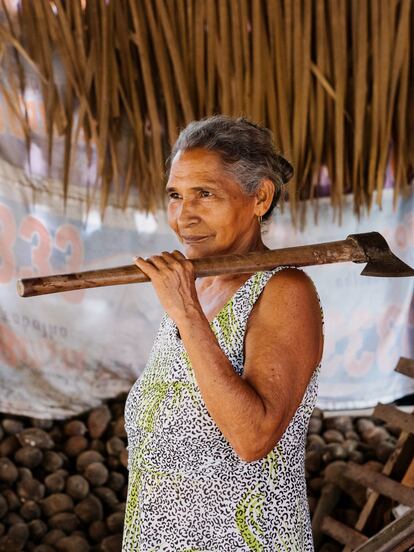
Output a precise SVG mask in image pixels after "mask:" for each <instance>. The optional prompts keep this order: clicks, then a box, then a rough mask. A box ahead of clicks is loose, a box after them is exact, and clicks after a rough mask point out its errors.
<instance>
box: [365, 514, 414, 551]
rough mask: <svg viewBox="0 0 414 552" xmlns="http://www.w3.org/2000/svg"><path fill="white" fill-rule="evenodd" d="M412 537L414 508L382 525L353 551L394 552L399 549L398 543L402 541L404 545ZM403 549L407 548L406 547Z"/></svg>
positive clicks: (413, 534)
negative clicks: (382, 527) (380, 528)
mask: <svg viewBox="0 0 414 552" xmlns="http://www.w3.org/2000/svg"><path fill="white" fill-rule="evenodd" d="M413 537H414V508H412V509H411V510H409V511H408V512H407V513H406V514H404V515H403V516H401V517H400V518H398V519H396V520H395V521H393V522H391V523H390V524H389V525H387V526H386V527H384V529H382V530H381V531H380V532H379V533H377V534H376V535H374V536H373V537H371V538H370V539H369V540H368V541H367V542H366V543H365V544H362V545H361V546H359V547H358V548H356V549H355V550H354V552H395V550H396V549H399V550H401V548H400V545H402V543H403V542H404V543H405V545H407V543H410V542H412V539H413ZM408 546H409V544H408ZM397 547H398V548H397ZM403 550H407V548H404V549H403ZM401 552H402V550H401Z"/></svg>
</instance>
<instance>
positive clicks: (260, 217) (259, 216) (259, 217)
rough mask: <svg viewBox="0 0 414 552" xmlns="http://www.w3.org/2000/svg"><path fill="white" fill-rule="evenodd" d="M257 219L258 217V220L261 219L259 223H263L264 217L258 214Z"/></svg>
mask: <svg viewBox="0 0 414 552" xmlns="http://www.w3.org/2000/svg"><path fill="white" fill-rule="evenodd" d="M257 219H258V221H259V224H261V223H262V219H263V217H262V215H258V217H257Z"/></svg>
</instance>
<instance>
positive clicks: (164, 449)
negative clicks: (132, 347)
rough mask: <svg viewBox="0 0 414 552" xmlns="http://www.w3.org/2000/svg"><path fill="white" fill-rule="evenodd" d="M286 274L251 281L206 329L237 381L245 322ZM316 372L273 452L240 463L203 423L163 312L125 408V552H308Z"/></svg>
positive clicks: (210, 424) (185, 362) (204, 415)
mask: <svg viewBox="0 0 414 552" xmlns="http://www.w3.org/2000/svg"><path fill="white" fill-rule="evenodd" d="M283 268H286V267H277V268H275V269H273V270H269V271H261V272H257V273H255V274H253V275H252V276H251V277H250V278H249V279H248V280H247V281H246V282H245V283H244V284H243V285H242V286H241V287H240V288H239V289H238V290H237V291H236V293H235V294H234V295H233V296H232V298H231V299H230V300H229V301H228V302H227V303H226V305H225V306H224V307H223V309H222V310H221V311H220V312H219V314H218V315H217V316H216V317H215V318H214V320H213V321H212V322H211V328H212V330H213V332H214V334H215V336H216V338H217V341H218V343H219V345H220V347H221V348H222V350H223V351H224V353H225V354H226V356H227V358H228V359H229V360H230V362H231V363H232V365H233V367H234V370H235V371H236V372H237V373H238V374H240V375H241V374H242V373H243V364H244V358H243V341H244V334H245V329H246V324H247V320H248V317H249V314H250V312H251V310H252V308H253V305H254V304H255V302H256V300H257V299H258V297H259V295H260V294H261V292H262V291H263V288H264V286H265V285H266V283H267V282H268V281H269V279H270V278H271V277H272V276H273V275H274V274H276V272H278V271H279V270H283ZM318 299H319V296H318ZM321 312H322V307H321ZM322 316H323V313H322ZM319 370H320V365H319V366H318V367H317V368H316V369H315V371H314V373H313V375H312V378H311V380H310V382H309V385H308V387H307V389H306V391H305V394H304V396H303V399H302V402H301V404H300V405H299V408H298V409H297V411H296V413H295V415H294V417H293V418H292V420H291V422H290V424H289V426H288V427H287V429H286V430H285V432H284V434H283V436H282V438H281V439H280V440H279V442H278V443H277V445H276V446H275V447H274V449H273V450H272V451H270V452H269V454H268V455H267V456H266V457H265V458H263V459H261V460H257V461H254V462H244V461H243V460H241V459H240V458H239V457H238V456H237V454H236V453H235V452H234V451H233V449H232V448H231V446H230V445H229V443H228V442H227V441H226V440H225V438H224V437H223V435H222V434H221V432H220V430H219V428H218V427H217V425H216V424H215V422H214V420H213V419H212V418H211V416H210V415H209V413H208V411H207V408H206V406H205V403H204V401H203V398H202V396H201V393H200V390H199V389H198V386H197V382H196V380H195V377H194V373H193V370H192V367H191V363H190V360H189V358H188V355H187V353H186V351H185V349H184V346H183V343H182V341H181V339H180V338H179V335H178V332H177V326H176V325H175V323H174V322H173V320H171V319H170V317H169V316H168V315H167V314H166V313H164V316H163V317H162V320H161V324H160V327H159V330H158V333H157V336H156V338H155V341H154V344H153V347H152V350H151V353H150V356H149V359H148V362H147V365H146V367H145V369H144V372H143V374H142V376H141V377H140V378H139V379H138V380H137V381H136V382H135V384H134V385H133V387H132V388H131V391H130V393H129V395H128V398H127V401H126V405H125V427H126V431H127V434H128V452H129V459H128V470H129V481H128V496H127V503H126V512H125V524H124V535H123V545H122V550H123V552H132V551H134V552H159V551H165V552H243V551H245V552H249V551H250V552H251V551H254V552H270V551H272V552H274V551H281V552H312V551H313V550H314V548H313V541H312V532H311V524H310V516H309V507H308V502H307V496H306V482H305V473H304V461H305V443H306V434H307V428H308V422H309V418H310V415H311V413H312V410H313V408H314V406H315V401H316V395H317V383H318V375H319Z"/></svg>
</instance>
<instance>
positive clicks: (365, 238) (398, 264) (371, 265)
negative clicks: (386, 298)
mask: <svg viewBox="0 0 414 552" xmlns="http://www.w3.org/2000/svg"><path fill="white" fill-rule="evenodd" d="M347 240H353V241H354V242H355V243H356V244H358V246H359V247H361V248H362V249H363V250H364V253H365V256H366V260H367V264H366V266H365V267H364V270H363V271H362V272H361V276H379V277H388V278H401V277H404V276H414V269H413V268H411V267H410V266H408V265H407V264H406V263H404V261H402V260H401V259H399V258H398V257H396V256H395V255H394V253H393V252H392V251H391V249H390V248H389V246H388V243H387V242H386V240H385V239H384V237H383V236H382V235H381V234H380V233H379V232H368V233H366V234H350V235H349V236H347ZM354 262H356V263H361V262H364V261H354Z"/></svg>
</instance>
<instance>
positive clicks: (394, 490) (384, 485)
mask: <svg viewBox="0 0 414 552" xmlns="http://www.w3.org/2000/svg"><path fill="white" fill-rule="evenodd" d="M345 475H346V477H349V478H350V479H352V480H353V481H356V482H357V483H360V484H361V485H364V487H369V488H370V489H373V490H374V491H377V492H378V493H380V494H382V495H383V496H387V497H389V498H391V499H392V500H396V501H397V502H399V503H400V504H405V505H406V506H410V508H414V490H413V489H410V488H409V487H406V486H405V485H402V484H401V483H398V482H397V481H393V480H392V479H390V478H389V477H387V476H385V475H383V474H382V473H377V472H373V471H372V470H370V469H369V468H366V467H364V466H360V465H359V464H355V463H354V462H348V465H347V468H346V472H345Z"/></svg>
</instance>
